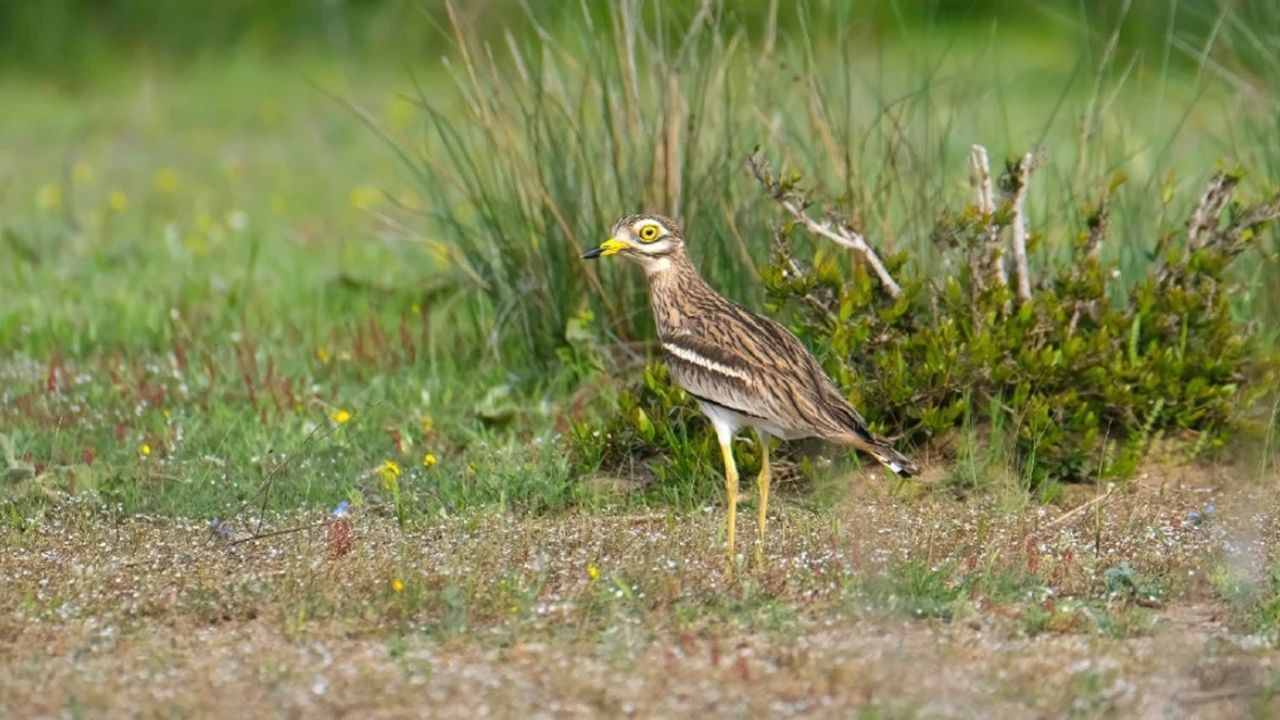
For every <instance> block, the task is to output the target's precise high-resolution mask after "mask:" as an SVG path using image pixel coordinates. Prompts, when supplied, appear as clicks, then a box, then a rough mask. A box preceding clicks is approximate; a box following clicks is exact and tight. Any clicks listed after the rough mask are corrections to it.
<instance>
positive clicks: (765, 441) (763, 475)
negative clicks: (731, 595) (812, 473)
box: [756, 430, 773, 565]
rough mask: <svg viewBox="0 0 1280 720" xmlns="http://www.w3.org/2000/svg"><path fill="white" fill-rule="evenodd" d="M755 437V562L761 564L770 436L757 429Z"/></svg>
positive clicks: (767, 504) (766, 517) (762, 562)
mask: <svg viewBox="0 0 1280 720" xmlns="http://www.w3.org/2000/svg"><path fill="white" fill-rule="evenodd" d="M756 439H758V440H759V441H760V475H759V477H757V478H756V487H757V488H758V489H759V491H760V498H759V503H760V523H759V525H758V526H757V531H758V532H759V534H760V541H759V542H758V543H757V544H756V562H757V563H758V564H761V565H763V564H764V530H765V524H766V523H767V522H768V517H769V516H768V513H769V480H771V479H772V477H773V476H772V475H771V474H770V472H769V441H770V440H771V439H772V438H771V437H770V436H769V435H766V434H765V433H762V432H760V431H758V430H757V431H756Z"/></svg>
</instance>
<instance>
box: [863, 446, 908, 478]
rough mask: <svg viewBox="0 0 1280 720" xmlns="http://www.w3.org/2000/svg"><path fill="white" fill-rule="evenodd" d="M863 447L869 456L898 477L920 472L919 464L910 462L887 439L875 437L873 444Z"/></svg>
mask: <svg viewBox="0 0 1280 720" xmlns="http://www.w3.org/2000/svg"><path fill="white" fill-rule="evenodd" d="M865 449H866V451H867V453H868V454H870V455H871V457H873V458H875V459H876V460H879V461H880V464H881V465H884V466H885V467H887V468H889V469H890V470H892V471H893V472H894V473H895V474H896V475H897V476H898V477H911V476H912V475H919V474H920V466H919V465H916V464H915V463H914V462H912V461H911V459H910V458H908V457H907V456H906V455H903V454H902V453H900V452H898V451H897V450H895V449H894V448H893V446H892V445H890V444H889V441H888V440H884V439H881V438H876V442H875V444H873V445H872V446H871V447H869V448H865Z"/></svg>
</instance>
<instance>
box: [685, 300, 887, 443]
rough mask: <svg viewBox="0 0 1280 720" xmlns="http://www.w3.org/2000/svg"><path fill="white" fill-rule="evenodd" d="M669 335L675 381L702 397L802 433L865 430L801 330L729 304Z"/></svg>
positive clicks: (687, 319) (687, 320)
mask: <svg viewBox="0 0 1280 720" xmlns="http://www.w3.org/2000/svg"><path fill="white" fill-rule="evenodd" d="M725 303H726V305H725V307H722V308H717V311H716V312H711V313H704V314H698V315H691V316H686V317H685V318H684V321H683V322H682V323H681V324H680V325H679V326H678V327H675V328H671V329H670V330H669V331H668V332H666V333H663V335H662V337H661V340H662V349H663V351H664V352H665V354H666V357H667V361H668V363H667V364H668V367H669V368H670V370H671V374H672V377H673V378H674V379H675V380H676V382H677V383H678V384H679V385H681V386H682V387H684V388H685V390H687V391H689V393H690V394H692V395H694V396H695V397H697V398H698V399H700V400H704V401H708V402H712V403H715V404H716V405H720V406H722V407H727V408H730V409H732V410H735V411H737V412H739V413H742V414H745V415H751V416H755V417H760V418H766V419H769V420H771V421H774V422H776V423H778V424H779V425H780V426H782V427H785V428H789V429H792V430H794V431H796V433H797V434H802V435H819V436H827V437H830V436H833V435H840V434H845V433H850V432H852V433H854V434H855V435H859V436H861V435H863V434H865V433H866V432H867V431H866V422H865V421H864V420H863V419H862V416H861V415H859V414H858V413H857V411H855V410H854V409H853V408H852V407H851V406H850V405H849V403H848V402H847V401H845V399H844V397H843V396H842V395H841V394H840V392H839V391H838V390H837V389H836V388H835V385H834V384H833V383H832V382H831V380H830V378H828V377H827V376H826V374H825V373H824V372H823V371H822V368H821V366H820V365H818V361H817V360H816V359H814V357H813V355H811V354H810V353H809V351H808V350H807V349H806V348H805V347H804V344H803V343H801V342H800V340H799V339H798V338H796V336H795V335H793V334H791V332H790V331H789V330H787V329H786V328H784V327H782V326H781V325H779V324H778V323H776V322H773V321H772V320H769V319H768V318H765V317H761V316H760V315H757V314H755V313H753V312H751V311H750V310H747V309H746V308H743V307H741V306H739V305H736V304H733V303H730V302H729V301H727V300H726V301H725Z"/></svg>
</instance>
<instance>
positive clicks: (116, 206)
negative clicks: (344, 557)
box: [107, 190, 129, 212]
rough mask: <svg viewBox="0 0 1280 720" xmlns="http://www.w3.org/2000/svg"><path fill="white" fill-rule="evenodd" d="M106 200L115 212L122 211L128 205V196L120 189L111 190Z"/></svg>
mask: <svg viewBox="0 0 1280 720" xmlns="http://www.w3.org/2000/svg"><path fill="white" fill-rule="evenodd" d="M107 202H108V203H110V205H111V209H112V210H115V211H116V212H124V209H125V208H127V207H129V197H128V196H127V195H125V194H124V192H123V191H120V190H112V191H111V197H110V198H108V200H107Z"/></svg>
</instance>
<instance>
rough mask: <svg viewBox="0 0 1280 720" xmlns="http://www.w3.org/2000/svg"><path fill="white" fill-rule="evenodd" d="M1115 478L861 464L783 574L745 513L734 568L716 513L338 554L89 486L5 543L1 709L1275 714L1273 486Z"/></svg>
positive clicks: (786, 548) (358, 542)
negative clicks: (1233, 597) (947, 480)
mask: <svg viewBox="0 0 1280 720" xmlns="http://www.w3.org/2000/svg"><path fill="white" fill-rule="evenodd" d="M1227 488H1230V489H1227ZM1104 492H1105V490H1099V491H1094V490H1092V489H1090V490H1082V491H1080V496H1079V497H1075V496H1073V497H1071V498H1069V500H1068V501H1067V502H1066V504H1065V506H1064V507H1061V508H1060V507H1043V506H1035V505H1027V504H1025V503H1023V504H1019V503H1016V502H1011V501H1010V498H1009V496H1007V495H1002V494H999V493H990V494H986V495H982V496H978V497H972V498H969V499H967V500H965V501H962V502H957V501H954V500H950V499H946V498H940V497H935V496H933V495H932V494H929V493H923V494H920V495H919V496H917V497H915V498H912V499H904V497H903V494H902V493H901V492H898V493H896V494H895V493H894V492H891V491H890V490H889V489H888V488H886V487H885V486H884V485H883V484H880V483H871V482H860V483H859V485H858V489H856V490H855V491H853V492H851V493H850V494H849V496H848V497H847V498H846V499H845V500H843V501H842V502H841V503H840V504H839V505H838V506H837V507H835V508H833V509H831V510H829V511H828V510H824V511H821V512H810V511H806V510H803V509H801V508H799V507H795V506H790V505H788V504H787V503H785V502H780V503H779V504H778V505H779V507H778V515H777V517H776V518H775V519H774V520H773V521H772V522H771V524H770V538H769V544H768V546H767V551H766V555H767V558H768V562H767V564H766V566H765V567H763V568H755V567H753V566H752V563H751V562H750V556H751V544H750V539H751V533H752V532H753V531H754V528H753V527H750V523H749V522H747V523H744V525H745V527H744V528H743V529H742V532H743V535H742V536H741V537H740V538H739V540H740V542H739V545H740V547H744V557H743V558H742V563H743V566H742V568H740V570H739V571H738V572H737V573H736V574H735V575H733V576H730V575H729V574H728V573H726V572H725V569H724V565H723V559H722V558H721V556H720V549H719V548H721V547H722V545H721V542H722V538H721V535H722V532H723V529H722V527H721V526H722V522H721V515H722V509H721V508H714V507H710V508H706V509H705V511H704V512H699V513H692V514H670V513H665V512H661V511H658V512H649V513H638V514H632V515H606V516H592V515H582V514H569V515H563V516H557V517H533V518H513V517H509V516H499V515H473V516H467V517H460V518H448V519H441V520H440V521H439V523H437V524H433V525H432V526H430V527H423V528H415V529H410V530H408V531H403V532H402V531H401V530H400V529H399V528H398V527H396V525H395V524H394V522H393V521H391V520H390V519H387V518H382V517H375V516H371V515H368V514H362V513H361V512H359V511H358V510H357V511H355V512H354V514H353V516H352V522H353V528H354V532H355V541H354V544H353V546H352V547H351V549H350V552H349V553H345V554H342V555H341V557H335V556H334V554H333V553H332V552H331V548H330V547H329V545H328V541H327V537H328V534H327V533H326V531H325V529H324V528H323V527H317V528H312V529H310V530H305V531H300V532H296V533H288V534H282V535H278V536H274V537H271V538H264V539H262V540H258V541H253V542H246V543H242V544H239V545H236V546H234V547H232V546H228V544H227V539H226V538H225V537H223V535H222V532H221V531H220V530H218V529H217V528H210V527H209V526H208V525H207V524H206V523H205V522H203V521H182V520H169V519H148V518H127V519H119V520H116V519H110V518H109V516H108V515H106V514H105V513H103V512H102V510H101V509H99V508H93V507H86V506H81V505H76V504H74V503H69V504H68V505H67V506H66V507H65V508H64V510H63V511H62V512H60V513H58V514H57V515H56V516H55V517H53V518H52V519H50V520H49V521H47V522H45V523H42V524H41V525H39V526H37V527H36V528H34V529H32V530H30V531H27V532H24V533H19V532H16V531H12V530H9V531H5V532H4V534H2V535H0V539H2V542H3V546H4V549H5V553H4V556H5V558H6V559H5V560H4V567H3V568H0V569H2V570H3V572H4V576H3V580H0V584H2V585H3V590H4V591H3V593H2V594H0V648H2V649H3V660H2V661H0V714H3V715H5V716H10V717H27V716H38V715H55V714H63V713H64V712H68V711H69V712H73V713H75V712H84V713H88V714H95V715H96V714H112V715H118V714H134V713H142V714H148V715H150V714H154V715H174V714H178V715H212V714H228V713H229V714H233V715H237V716H241V715H246V714H253V715H281V714H286V715H294V714H297V715H308V716H310V715H347V714H358V715H360V716H388V717H393V716H421V715H424V714H425V715H430V716H436V717H464V716H465V717H469V718H477V717H513V716H518V717H528V716H545V717H587V716H619V715H633V716H641V717H649V716H688V715H693V714H708V713H710V714H715V715H721V716H731V717H733V716H737V717H758V716H778V717H786V716H791V717H822V716H831V717H847V716H849V715H850V713H851V712H855V711H863V712H866V713H867V714H868V715H872V716H874V715H875V713H877V712H878V713H880V715H881V716H889V717H904V716H911V717H917V716H924V717H975V716H981V717H997V716H999V717H1062V716H1068V717H1071V716H1073V717H1151V718H1164V717H1206V718H1216V717H1239V716H1241V715H1246V714H1250V713H1252V714H1256V715H1257V716H1260V717H1270V716H1273V715H1274V713H1275V712H1277V711H1278V710H1280V705H1277V704H1276V700H1275V691H1276V690H1277V688H1278V687H1280V685H1278V683H1280V668H1278V667H1277V662H1280V655H1277V651H1276V650H1275V649H1273V646H1272V644H1271V642H1270V638H1269V637H1268V636H1266V635H1259V634H1252V631H1251V630H1250V629H1249V628H1248V626H1247V623H1246V624H1243V625H1242V623H1241V620H1240V618H1239V617H1238V613H1237V611H1236V609H1234V608H1233V607H1232V606H1231V605H1230V603H1229V602H1228V599H1227V598H1224V597H1222V596H1221V593H1220V592H1218V590H1216V589H1215V588H1216V587H1217V586H1216V585H1215V582H1214V579H1213V578H1214V576H1215V575H1220V574H1221V573H1223V572H1239V573H1241V574H1243V575H1246V576H1247V574H1248V573H1250V572H1259V573H1263V574H1265V571H1266V568H1267V567H1269V566H1270V558H1271V557H1272V556H1273V552H1274V548H1275V547H1276V540H1277V537H1278V535H1280V533H1278V532H1277V512H1276V508H1275V500H1274V499H1273V498H1272V497H1271V496H1270V493H1268V492H1266V488H1263V487H1255V486H1241V485H1234V486H1223V485H1219V484H1218V483H1217V482H1216V481H1215V480H1214V478H1213V477H1212V476H1211V475H1205V474H1198V475H1195V476H1186V477H1180V476H1173V475H1170V476H1166V477H1163V478H1157V477H1154V476H1151V475H1148V477H1147V478H1146V479H1144V480H1140V481H1139V482H1136V483H1133V484H1131V485H1129V486H1127V487H1125V488H1124V489H1117V490H1115V491H1114V492H1113V493H1112V494H1111V495H1110V496H1108V497H1106V498H1105V500H1098V499H1097V498H1098V497H1101V493H1104ZM1086 503H1093V504H1092V505H1086ZM1210 506H1212V508H1211V507H1210ZM1080 507H1084V510H1083V511H1079V512H1076V514H1074V515H1071V514H1069V513H1070V512H1072V508H1080ZM744 515H745V516H746V517H748V518H750V517H752V515H751V513H744ZM317 520H322V518H316V517H309V516H291V517H280V518H274V519H272V523H271V524H270V525H269V527H268V528H267V529H285V528H288V527H290V526H292V525H297V526H301V525H303V524H306V523H312V522H316V521H317ZM229 529H230V531H231V536H232V538H236V537H243V536H245V535H246V534H248V532H249V531H250V530H252V529H253V525H252V523H251V522H250V520H248V519H239V520H233V521H231V522H230V527H229ZM1117 568H1120V569H1119V570H1118V569H1117ZM1233 568H1234V569H1233Z"/></svg>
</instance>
